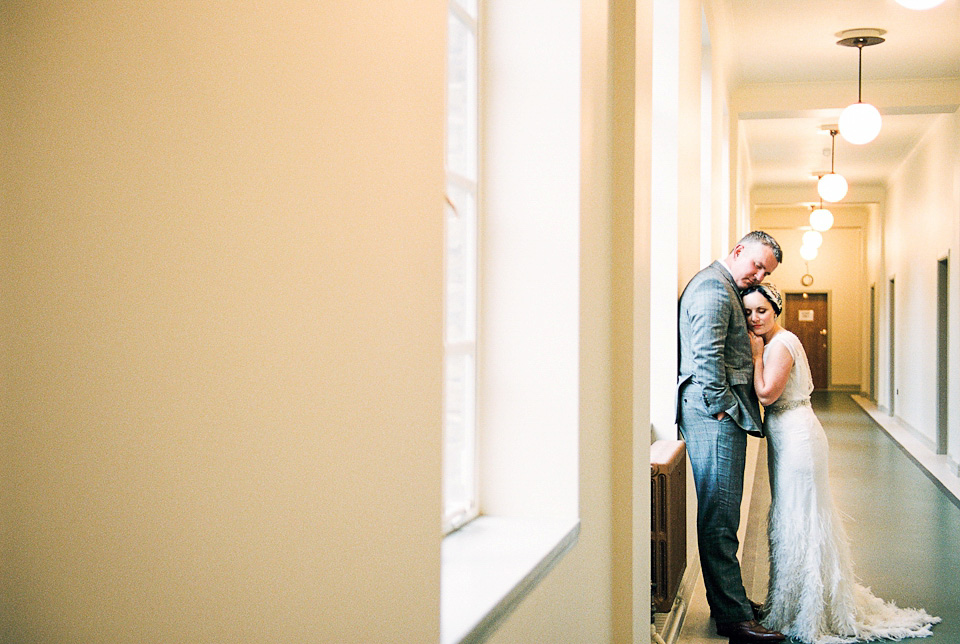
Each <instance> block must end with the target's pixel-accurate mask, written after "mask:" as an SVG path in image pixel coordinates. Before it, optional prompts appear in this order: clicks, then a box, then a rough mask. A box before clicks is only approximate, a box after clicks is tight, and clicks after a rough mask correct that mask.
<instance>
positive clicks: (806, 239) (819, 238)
mask: <svg viewBox="0 0 960 644" xmlns="http://www.w3.org/2000/svg"><path fill="white" fill-rule="evenodd" d="M800 245H801V246H810V247H812V248H820V247H821V246H823V235H821V234H820V233H819V232H818V231H816V230H808V231H807V232H805V233H803V237H801V238H800Z"/></svg>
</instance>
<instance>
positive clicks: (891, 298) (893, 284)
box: [887, 278, 898, 416]
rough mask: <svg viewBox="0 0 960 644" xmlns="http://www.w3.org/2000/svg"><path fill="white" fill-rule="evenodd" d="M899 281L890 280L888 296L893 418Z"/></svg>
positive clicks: (895, 398) (893, 409) (895, 390)
mask: <svg viewBox="0 0 960 644" xmlns="http://www.w3.org/2000/svg"><path fill="white" fill-rule="evenodd" d="M896 294H897V281H896V279H895V278H890V292H889V293H888V295H887V301H888V302H890V307H889V309H890V329H889V331H890V333H889V335H890V415H891V416H893V415H894V413H895V412H896V405H897V402H896V401H897V393H898V392H897V369H896V367H897V360H896V357H897V351H896V349H897V343H896V338H897V324H896V319H897V316H896V313H897V298H896Z"/></svg>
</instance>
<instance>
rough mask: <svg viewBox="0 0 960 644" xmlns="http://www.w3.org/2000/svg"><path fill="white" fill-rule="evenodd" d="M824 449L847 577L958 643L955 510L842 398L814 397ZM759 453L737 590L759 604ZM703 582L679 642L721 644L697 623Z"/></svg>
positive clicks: (762, 500)
mask: <svg viewBox="0 0 960 644" xmlns="http://www.w3.org/2000/svg"><path fill="white" fill-rule="evenodd" d="M813 403H814V409H815V410H816V412H817V415H818V416H819V418H820V420H821V422H822V423H823V426H824V429H825V430H826V432H827V438H828V440H829V443H830V482H831V487H832V491H833V496H834V499H835V501H836V503H837V506H838V507H839V508H840V510H841V512H842V513H843V514H844V515H845V517H846V521H845V524H844V525H845V527H846V528H847V532H848V534H849V536H850V540H851V550H852V553H853V559H854V567H855V571H856V574H857V576H858V578H859V580H860V581H861V583H863V584H864V585H866V586H869V587H870V588H871V589H872V590H873V591H874V593H875V594H876V595H878V596H880V597H883V598H884V599H887V600H894V601H895V602H896V603H897V604H898V605H900V606H916V607H922V608H925V609H926V610H927V611H928V612H930V613H931V614H933V615H939V616H940V617H942V618H943V620H944V621H943V622H942V623H940V624H938V625H937V626H935V627H934V635H933V637H930V638H926V639H922V640H916V641H923V642H931V643H933V642H937V643H941V644H948V643H949V644H956V643H957V642H960V620H958V619H957V617H956V616H957V615H960V592H958V581H957V580H958V579H960V507H958V504H957V500H956V499H955V498H953V497H952V496H948V495H947V493H945V492H944V491H943V490H942V489H941V487H940V486H938V485H936V484H935V483H934V482H933V481H931V480H930V478H928V477H927V475H926V474H925V473H924V472H923V471H922V470H921V469H920V468H919V467H918V466H917V465H916V464H915V463H914V462H913V461H912V460H911V459H910V458H909V457H908V456H907V455H906V454H905V453H904V452H903V450H902V449H901V448H900V447H899V446H898V445H897V444H896V443H895V442H894V441H893V440H892V439H891V438H890V437H889V436H888V435H887V434H886V433H885V432H884V431H883V430H882V429H880V428H879V427H878V426H877V425H876V424H875V423H874V422H873V420H872V419H871V418H870V417H869V416H868V415H867V414H866V413H865V412H864V411H863V410H862V409H861V408H860V407H859V406H858V405H857V404H856V403H855V402H854V401H853V400H851V398H850V396H849V395H848V394H842V393H830V392H823V393H815V394H814V396H813ZM768 485H769V483H768V478H767V470H766V451H765V446H761V448H760V450H759V455H758V461H757V467H756V475H755V478H754V482H753V487H752V494H751V495H750V501H749V502H750V512H749V519H748V523H747V527H746V536H745V538H744V541H743V550H742V560H743V575H744V584H745V585H746V587H747V591H748V595H749V596H751V597H752V598H754V599H756V600H758V601H759V600H762V598H763V597H764V596H765V594H766V588H767V574H768V564H767V548H766V512H767V508H768V507H769V503H770V492H769V487H768ZM706 613H707V608H706V600H705V597H704V595H703V586H702V583H698V584H697V588H696V590H695V591H694V597H693V600H692V601H691V608H690V611H689V615H688V616H687V619H686V623H685V625H684V628H683V631H682V633H681V635H680V637H679V639H678V641H679V642H683V643H685V644H694V643H699V642H722V641H726V638H721V637H718V636H717V635H716V634H715V632H714V628H713V623H712V622H709V621H708V620H707V619H706Z"/></svg>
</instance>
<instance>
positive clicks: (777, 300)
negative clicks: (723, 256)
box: [740, 282, 783, 315]
mask: <svg viewBox="0 0 960 644" xmlns="http://www.w3.org/2000/svg"><path fill="white" fill-rule="evenodd" d="M750 293H760V295H762V296H764V297H765V298H767V301H768V302H770V305H771V306H773V312H774V313H776V314H777V315H780V312H781V311H783V296H781V295H780V290H779V289H778V288H777V287H776V286H774V285H773V284H771V283H770V282H764V283H762V284H754V285H753V286H748V287H747V288H745V289H744V290H743V293H741V294H740V299H743V298H745V297H746V296H747V295H749V294H750Z"/></svg>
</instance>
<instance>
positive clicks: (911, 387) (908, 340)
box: [880, 112, 960, 463]
mask: <svg viewBox="0 0 960 644" xmlns="http://www.w3.org/2000/svg"><path fill="white" fill-rule="evenodd" d="M958 227H960V114H958V113H957V112H954V113H953V114H945V115H942V116H940V117H938V119H937V121H936V123H935V124H934V126H933V127H932V128H931V129H930V131H928V132H927V134H926V135H925V136H924V138H923V139H922V140H921V142H920V143H919V144H918V145H917V147H916V148H914V150H913V151H912V152H911V153H910V155H909V156H908V157H907V158H906V160H905V161H904V163H903V165H902V166H901V167H900V168H899V169H898V170H897V172H896V173H895V174H894V176H893V178H892V179H891V182H890V188H889V199H888V204H887V213H886V217H885V219H884V226H883V236H884V248H885V251H886V252H885V262H886V263H885V277H886V279H890V278H891V277H894V276H895V277H896V289H897V291H896V304H895V309H896V312H895V318H896V319H895V323H896V338H895V346H896V356H895V363H896V374H895V380H894V382H895V387H896V389H898V390H899V395H896V394H894V395H895V396H896V398H895V400H894V401H893V403H894V407H893V408H894V411H895V413H896V415H897V416H898V417H900V418H901V419H902V420H903V421H905V422H906V423H907V424H908V425H909V426H910V427H912V428H913V429H914V430H916V432H917V433H918V434H919V435H921V436H922V437H923V438H924V439H926V440H927V441H928V442H929V443H930V444H931V445H932V444H934V443H935V440H936V420H937V418H936V409H937V407H936V400H937V399H936V396H937V372H936V365H937V360H936V358H937V356H936V348H937V345H936V337H937V336H936V320H937V315H936V313H937V290H936V289H937V260H938V259H940V258H942V257H945V256H949V258H950V277H949V279H950V283H949V292H950V309H949V310H950V313H949V316H950V319H949V325H950V330H951V334H950V360H949V364H950V365H951V370H950V382H949V383H948V387H949V394H950V396H949V418H950V426H951V434H950V437H949V439H950V440H949V444H950V445H949V454H950V456H951V458H952V459H953V461H954V463H956V462H957V461H958V460H960V425H958V422H957V419H958V418H960V391H958V388H960V373H958V371H957V369H956V365H957V364H960V337H958V335H960V333H957V332H956V329H958V328H960V297H958V291H960V266H958V264H960V242H958V237H960V233H958ZM884 295H886V287H884ZM885 305H886V301H885ZM882 315H883V318H882V322H881V324H880V327H881V328H882V329H884V334H883V340H882V343H881V346H884V347H888V346H889V338H888V335H887V333H886V328H887V327H888V320H889V318H888V312H887V309H886V306H885V308H884V310H883V312H882ZM883 364H885V365H886V364H889V362H888V360H885V361H884V362H883ZM885 391H887V387H886V386H885V384H884V385H881V388H880V393H881V395H883V392H885ZM883 402H884V403H885V404H886V406H887V408H888V409H889V405H890V402H891V401H890V400H889V398H887V399H886V400H884V401H883Z"/></svg>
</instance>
